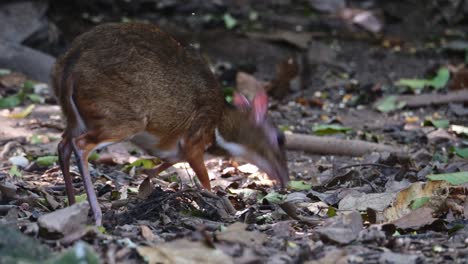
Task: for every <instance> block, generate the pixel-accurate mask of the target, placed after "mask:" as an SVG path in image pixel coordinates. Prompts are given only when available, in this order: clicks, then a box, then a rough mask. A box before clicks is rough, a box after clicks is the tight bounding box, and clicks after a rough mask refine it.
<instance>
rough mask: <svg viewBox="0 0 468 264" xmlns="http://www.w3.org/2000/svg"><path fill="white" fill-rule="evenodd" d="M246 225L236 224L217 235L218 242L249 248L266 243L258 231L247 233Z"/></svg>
mask: <svg viewBox="0 0 468 264" xmlns="http://www.w3.org/2000/svg"><path fill="white" fill-rule="evenodd" d="M246 228H247V225H246V224H244V223H240V222H236V223H234V224H232V225H230V226H228V228H227V229H226V230H224V231H223V232H220V233H217V234H216V237H217V238H218V240H221V241H227V242H231V243H239V244H244V245H247V246H249V247H253V246H255V245H261V244H263V242H265V241H266V239H267V236H266V235H265V234H263V233H260V232H258V231H247V230H246Z"/></svg>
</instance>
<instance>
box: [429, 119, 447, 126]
mask: <svg viewBox="0 0 468 264" xmlns="http://www.w3.org/2000/svg"><path fill="white" fill-rule="evenodd" d="M449 125H450V121H449V120H447V119H439V120H433V119H426V120H424V126H434V127H436V128H448V127H449Z"/></svg>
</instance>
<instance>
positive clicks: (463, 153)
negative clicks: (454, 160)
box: [454, 148, 468, 159]
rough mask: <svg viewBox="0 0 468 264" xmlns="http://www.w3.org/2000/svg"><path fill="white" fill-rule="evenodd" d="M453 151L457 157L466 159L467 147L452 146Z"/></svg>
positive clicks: (467, 156)
mask: <svg viewBox="0 0 468 264" xmlns="http://www.w3.org/2000/svg"><path fill="white" fill-rule="evenodd" d="M454 151H455V154H457V155H458V156H459V157H461V158H464V159H468V148H454Z"/></svg>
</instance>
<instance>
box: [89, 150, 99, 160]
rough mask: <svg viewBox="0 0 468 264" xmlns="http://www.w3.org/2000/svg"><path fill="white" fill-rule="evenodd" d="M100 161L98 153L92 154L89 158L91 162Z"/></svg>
mask: <svg viewBox="0 0 468 264" xmlns="http://www.w3.org/2000/svg"><path fill="white" fill-rule="evenodd" d="M98 159H99V154H98V153H96V151H93V152H91V154H90V155H89V157H88V160H89V161H96V160H98Z"/></svg>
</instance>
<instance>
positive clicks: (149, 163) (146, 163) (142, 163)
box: [130, 159, 156, 169]
mask: <svg viewBox="0 0 468 264" xmlns="http://www.w3.org/2000/svg"><path fill="white" fill-rule="evenodd" d="M155 165H156V164H154V162H153V160H150V159H137V160H135V161H134V162H132V163H131V164H130V167H143V168H145V169H152V168H154V166H155Z"/></svg>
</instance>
